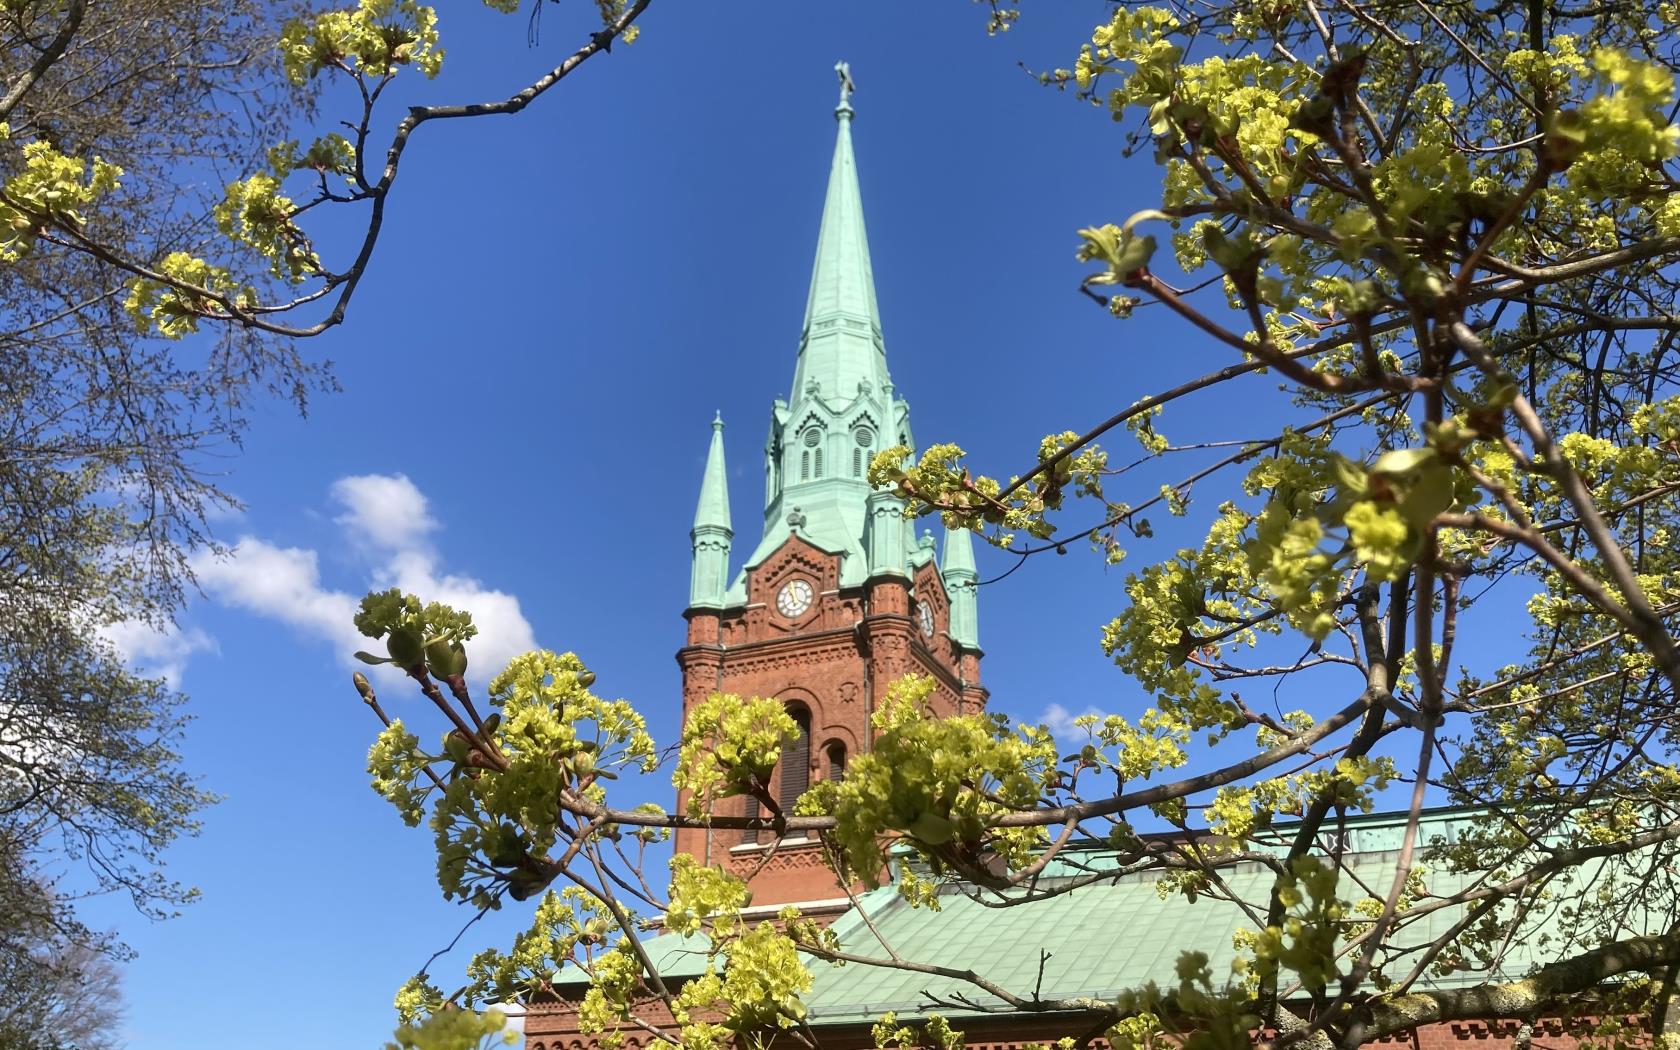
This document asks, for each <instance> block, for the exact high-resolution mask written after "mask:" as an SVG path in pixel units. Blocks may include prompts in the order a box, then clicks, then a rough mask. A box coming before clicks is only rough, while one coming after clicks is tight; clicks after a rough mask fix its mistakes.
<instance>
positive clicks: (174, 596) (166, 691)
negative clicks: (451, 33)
mask: <svg viewBox="0 0 1680 1050" xmlns="http://www.w3.org/2000/svg"><path fill="white" fill-rule="evenodd" d="M489 6H491V7H494V8H498V9H500V10H504V11H511V10H513V9H514V8H516V7H518V6H519V5H518V4H517V3H509V2H507V0H492V2H491V3H490V5H489ZM584 6H585V7H586V11H585V12H584V13H585V15H586V17H585V19H584V21H585V24H586V32H585V34H584V38H585V40H586V43H585V44H584V46H583V47H582V48H581V49H579V50H577V51H575V52H573V53H572V54H570V55H569V56H568V57H567V58H566V59H565V60H564V61H563V62H562V63H560V64H559V65H558V66H556V67H555V68H554V69H552V70H551V71H550V72H548V73H547V74H546V75H544V76H543V77H541V78H539V79H538V80H537V81H535V82H534V83H531V84H528V85H525V86H524V87H523V89H521V90H518V91H517V92H515V93H514V94H512V95H510V96H509V97H507V98H504V99H502V100H500V101H496V102H492V103H489V104H483V105H461V106H443V107H436V108H431V109H410V110H407V111H406V113H403V114H400V115H390V114H389V113H388V111H389V108H390V103H389V102H386V104H385V106H383V107H382V106H381V102H382V101H383V100H385V99H386V96H387V94H388V89H389V88H390V85H391V84H392V83H393V81H394V80H395V79H396V78H397V77H399V76H425V77H435V76H437V75H438V74H439V72H440V68H441V63H442V61H443V50H442V47H441V45H440V40H439V35H438V31H437V26H436V21H437V19H436V14H435V12H433V10H432V9H431V8H429V7H425V6H423V5H420V4H417V3H415V2H413V0H362V2H359V3H358V2H356V0H351V2H350V3H349V4H348V6H347V7H345V8H344V9H333V10H320V9H318V7H317V8H314V9H311V8H308V7H290V6H288V5H274V4H268V3H263V2H260V0H219V2H217V3H213V4H205V3H199V2H195V0H0V508H3V509H0V844H3V845H4V849H3V850H0V928H4V929H6V930H8V931H14V932H17V934H18V935H17V936H15V937H14V936H8V937H6V938H0V973H4V974H5V975H6V977H5V979H4V980H3V981H0V983H4V984H7V985H9V986H12V987H14V988H20V989H21V988H24V987H26V986H28V987H37V986H38V987H42V988H51V987H56V986H57V985H56V984H55V983H54V982H56V981H57V979H58V976H59V974H60V972H61V971H62V968H59V969H58V970H54V969H53V966H56V965H57V963H56V962H54V960H58V959H60V958H61V957H64V955H65V953H66V952H82V951H85V950H88V949H90V948H93V949H100V950H115V951H118V952H120V950H121V949H120V945H119V943H118V942H116V941H115V940H114V939H113V938H110V937H108V936H103V935H96V934H95V933H94V932H93V931H89V930H87V929H85V928H83V927H82V926H81V925H80V924H79V923H78V921H77V919H76V917H75V912H74V909H73V908H72V907H71V903H72V901H73V900H74V898H75V896H76V895H78V894H80V893H83V892H90V891H117V892H126V893H127V894H129V895H130V896H131V897H132V899H133V901H134V903H135V904H136V906H137V907H138V908H140V909H141V910H142V911H143V912H144V913H146V914H148V915H151V916H154V917H162V916H165V915H168V914H170V913H172V912H173V910H174V909H175V908H176V907H177V906H179V905H181V904H183V903H185V902H187V901H189V900H191V899H192V898H193V896H194V895H195V894H194V891H193V890H192V889H191V888H190V887H186V886H182V885H179V884H177V883H175V882H173V881H171V880H169V879H168V878H166V877H165V876H164V875H163V873H162V870H161V860H162V856H163V850H164V849H165V848H166V847H167V846H168V845H169V844H170V842H172V841H173V840H175V839H176V838H178V837H180V836H181V835H189V834H194V833H196V831H197V828H198V824H197V814H198V812H199V811H200V810H201V809H202V808H203V807H204V806H205V805H207V804H208V803H209V802H210V801H212V799H211V797H210V796H209V795H208V794H206V793H205V792H204V791H202V790H201V789H200V788H199V787H198V786H197V784H196V782H195V781H194V779H193V778H192V777H191V776H190V775H189V774H188V773H187V772H185V771H184V770H183V769H182V768H181V763H180V760H179V756H178V755H177V754H176V750H175V748H176V746H177V742H178V735H179V732H180V730H181V728H182V724H183V719H182V716H181V713H180V703H181V697H180V696H179V695H178V694H177V693H176V692H175V691H174V690H173V689H172V688H170V687H169V685H168V683H166V682H163V681H159V680H153V679H148V678H146V677H144V676H141V675H138V674H136V673H135V672H134V670H133V669H132V668H130V667H128V666H125V664H124V661H123V659H122V656H121V653H120V652H119V649H118V647H117V646H116V645H115V644H114V642H116V641H119V640H121V639H122V638H124V637H129V636H132V635H133V634H135V633H137V632H144V631H147V630H167V629H168V627H169V625H170V621H171V619H172V616H173V614H174V613H175V612H176V611H177V609H178V608H179V607H180V602H181V600H182V597H183V594H184V593H185V591H186V589H187V588H188V587H190V585H191V582H192V581H191V571H190V557H191V555H192V554H193V553H194V552H195V551H202V550H204V549H206V548H211V547H213V543H212V541H211V538H210V536H209V534H208V533H209V530H208V528H207V527H206V520H207V516H208V515H209V514H210V513H211V512H212V511H214V510H215V509H217V508H219V507H226V506H228V505H230V504H231V503H232V502H233V501H232V499H231V498H230V497H229V496H228V495H227V494H226V493H225V492H223V491H222V490H221V489H219V488H218V487H217V483H216V480H215V476H214V475H212V474H207V473H206V471H205V466H206V463H207V457H209V456H210V455H224V454H226V453H227V452H229V451H230V450H232V449H233V448H235V447H236V446H237V444H238V442H239V439H240V436H241V434H242V432H243V429H244V423H245V420H246V418H247V416H248V413H249V412H250V411H251V410H252V408H253V407H254V405H255V404H257V403H258V402H260V401H264V400H267V399H269V398H272V397H276V396H277V397H279V398H282V399H285V400H289V401H291V402H293V403H295V405H296V406H297V407H298V408H299V409H302V408H303V407H304V406H305V404H306V403H307V399H308V397H309V396H310V395H311V394H313V393H314V392H316V391H318V390H321V389H323V388H330V387H331V377H330V375H329V374H328V373H327V371H326V370H325V368H324V367H323V366H322V365H321V364H320V363H319V362H318V361H314V360H311V359H310V358H309V357H308V356H306V355H305V354H303V353H300V352H299V351H298V350H297V349H296V346H295V344H294V338H293V337H296V336H301V335H309V334H314V333H317V332H320V331H324V330H325V329H327V328H329V327H331V326H333V325H336V324H338V323H339V322H340V321H342V319H343V318H344V316H345V312H346V310H347V308H348V305H349V302H350V299H351V296H352V294H353V292H354V289H355V287H356V284H357V282H358V280H359V279H360V276H361V275H362V273H363V272H364V271H365V268H366V266H367V265H368V263H369V260H370V258H371V257H372V254H373V248H374V246H375V243H376V241H377V238H378V236H379V232H380V230H381V228H382V224H383V216H384V207H385V201H386V199H387V196H388V194H389V193H390V192H391V190H392V187H393V185H394V184H395V179H396V176H397V171H398V165H399V161H400V157H401V154H402V150H403V146H404V144H405V143H406V142H407V141H408V139H409V136H410V135H411V134H413V133H414V131H415V130H416V128H418V127H419V125H420V124H422V123H425V122H427V121H433V120H443V119H450V118H464V117H470V116H477V115H482V114H500V113H514V112H517V111H518V110H520V109H522V108H524V107H525V106H526V105H528V104H529V103H530V102H532V101H533V100H534V99H536V98H537V97H538V96H540V95H541V94H543V93H544V92H546V91H547V90H549V89H550V88H551V87H552V86H553V85H554V84H556V83H558V82H559V81H560V80H561V79H563V78H564V77H565V76H567V75H568V74H569V73H570V72H571V71H572V70H573V69H575V68H577V66H578V65H579V64H580V63H582V62H584V61H586V60H587V59H588V58H590V57H591V56H593V55H596V54H599V53H604V52H606V51H607V50H609V49H610V48H611V46H612V44H613V42H614V41H615V40H620V39H627V38H632V37H633V36H634V32H635V27H634V25H633V22H634V20H635V18H636V16H637V15H638V14H639V13H640V11H641V9H642V7H644V6H645V0H643V2H641V3H633V4H626V3H622V2H619V0H600V2H599V3H596V4H593V5H584ZM282 8H284V10H282ZM288 13H290V14H295V15H296V17H295V18H292V19H290V20H285V16H286V15H287V14H288ZM342 87H348V89H349V95H348V96H347V97H348V98H349V99H350V100H351V109H350V110H349V112H347V113H340V112H338V111H336V110H331V111H329V105H332V106H336V105H337V101H336V100H339V99H340V98H341V97H345V96H340V95H339V94H338V93H337V92H336V91H335V90H334V89H335V88H342ZM390 94H392V95H394V94H395V92H390ZM388 116H389V117H390V119H389V121H387V117H388ZM341 117H342V118H345V119H343V120H342V121H341V120H340V118H341ZM317 123H319V124H320V125H321V126H323V127H332V128H335V129H338V131H336V132H333V133H327V134H323V135H321V136H319V137H311V136H307V135H306V136H303V137H301V138H300V139H298V140H296V141H290V140H286V141H277V140H276V136H277V135H279V134H282V133H283V132H284V131H285V129H291V128H294V127H313V126H315V125H316V124H317ZM387 123H388V124H389V125H391V126H390V127H387ZM346 129H347V133H344V132H345V131H346ZM370 151H376V152H378V153H379V159H377V160H376V161H374V162H372V163H367V164H365V163H364V158H365V156H366V155H367V154H368V153H369V152H370ZM327 214H334V215H335V216H341V217H350V218H352V219H353V221H355V222H359V223H362V224H364V227H365V232H364V235H363V236H362V237H361V238H359V239H358V242H357V247H356V249H355V250H354V251H353V253H352V254H351V256H350V257H348V258H346V259H343V260H323V259H322V258H320V257H319V256H318V255H317V253H316V252H315V251H314V249H313V247H312V246H311V242H310V239H309V235H308V233H307V232H306V231H305V226H306V224H311V223H318V222H320V221H321V220H322V218H323V217H324V216H325V215H327ZM333 221H335V222H340V223H342V221H343V219H342V218H335V219H334V220H333ZM340 228H342V227H340ZM311 311H314V312H313V313H311ZM300 315H307V320H299V319H298V317H299V316H300ZM188 336H192V337H193V338H190V339H189V338H187V337H188ZM67 861H68V862H72V863H66V862H67ZM74 862H81V863H80V864H79V865H77V864H76V863H74ZM78 870H80V871H81V872H83V873H82V874H73V873H75V872H77V871H78ZM43 884H50V885H48V888H46V889H39V890H38V888H39V887H42V886H43ZM26 904H27V906H26ZM77 958H78V959H79V956H78V957H77ZM49 963H51V964H52V965H51V966H49V965H48V964H49ZM37 964H40V965H37ZM77 965H78V966H80V965H81V964H80V963H79V962H78V963H77ZM84 968H85V967H84ZM30 982H34V983H30ZM0 1042H6V1045H13V1044H12V1043H11V1042H7V1041H6V1040H5V1039H0Z"/></svg>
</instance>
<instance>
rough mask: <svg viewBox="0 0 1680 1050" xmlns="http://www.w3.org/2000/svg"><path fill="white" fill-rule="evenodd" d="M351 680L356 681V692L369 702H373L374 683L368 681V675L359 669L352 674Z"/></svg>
mask: <svg viewBox="0 0 1680 1050" xmlns="http://www.w3.org/2000/svg"><path fill="white" fill-rule="evenodd" d="M350 680H351V681H352V682H355V683H356V694H357V695H358V696H360V697H361V698H362V699H363V700H365V701H367V702H368V703H370V704H371V703H373V683H371V682H369V681H368V678H367V675H365V674H363V673H362V672H360V671H357V672H355V673H354V674H352V675H351V676H350Z"/></svg>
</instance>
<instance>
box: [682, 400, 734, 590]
mask: <svg viewBox="0 0 1680 1050" xmlns="http://www.w3.org/2000/svg"><path fill="white" fill-rule="evenodd" d="M734 537H735V531H734V530H733V529H731V528H730V527H729V476H728V472H727V471H726V470H725V469H724V464H723V414H722V413H721V412H720V413H719V414H718V415H717V418H715V419H713V420H712V445H711V448H710V449H708V450H707V452H706V473H705V475H704V476H703V478H702V480H701V482H700V502H699V504H698V505H697V506H696V507H695V508H694V529H693V531H691V532H690V533H689V538H690V539H691V540H692V541H693V544H694V561H693V565H692V567H691V571H690V574H689V587H688V607H689V608H691V609H694V608H722V606H723V590H724V586H725V584H727V583H728V581H729V545H730V541H731V540H732V539H734Z"/></svg>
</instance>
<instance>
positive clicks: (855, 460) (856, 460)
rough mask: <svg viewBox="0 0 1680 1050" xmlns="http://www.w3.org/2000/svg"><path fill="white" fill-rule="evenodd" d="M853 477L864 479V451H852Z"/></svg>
mask: <svg viewBox="0 0 1680 1050" xmlns="http://www.w3.org/2000/svg"><path fill="white" fill-rule="evenodd" d="M852 477H854V478H861V477H863V449H861V448H854V449H852Z"/></svg>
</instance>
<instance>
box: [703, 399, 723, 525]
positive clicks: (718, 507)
mask: <svg viewBox="0 0 1680 1050" xmlns="http://www.w3.org/2000/svg"><path fill="white" fill-rule="evenodd" d="M705 525H715V526H719V527H721V528H724V529H728V528H729V475H728V472H727V471H726V470H724V466H723V413H721V412H720V413H718V415H717V418H716V419H713V420H712V445H711V448H709V449H707V450H706V473H705V475H704V476H703V477H702V478H701V481H700V502H699V505H698V506H696V507H695V508H694V527H695V528H697V529H698V528H700V527H701V526H705Z"/></svg>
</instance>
